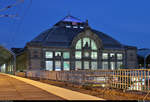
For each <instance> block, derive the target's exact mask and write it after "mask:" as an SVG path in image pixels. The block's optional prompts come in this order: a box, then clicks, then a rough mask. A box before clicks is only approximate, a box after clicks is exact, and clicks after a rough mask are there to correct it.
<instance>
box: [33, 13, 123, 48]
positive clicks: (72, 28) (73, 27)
mask: <svg viewBox="0 0 150 102" xmlns="http://www.w3.org/2000/svg"><path fill="white" fill-rule="evenodd" d="M86 26H87V24H86V22H83V21H81V20H80V19H78V18H76V17H73V16H66V17H65V18H64V19H62V20H61V21H59V22H58V23H56V24H55V25H54V26H53V27H52V28H50V29H48V30H46V31H44V32H42V33H41V34H40V35H39V36H37V37H36V38H34V39H33V40H32V41H31V42H30V44H36V43H38V44H40V45H42V46H54V47H65V48H68V47H70V46H71V43H72V41H73V39H74V37H76V36H77V35H78V34H79V33H80V32H82V31H84V28H85V27H86ZM91 31H92V32H93V33H95V34H97V35H98V36H99V38H100V39H101V40H102V43H103V47H104V48H119V49H120V48H123V45H122V44H120V42H118V41H117V40H115V39H114V38H112V37H110V36H109V35H107V34H104V33H103V32H100V31H97V30H95V29H91Z"/></svg>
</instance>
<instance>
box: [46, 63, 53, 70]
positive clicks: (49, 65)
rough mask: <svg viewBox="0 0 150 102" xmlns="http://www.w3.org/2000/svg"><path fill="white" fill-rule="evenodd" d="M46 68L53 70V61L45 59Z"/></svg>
mask: <svg viewBox="0 0 150 102" xmlns="http://www.w3.org/2000/svg"><path fill="white" fill-rule="evenodd" d="M46 70H49V71H52V70H53V61H46Z"/></svg>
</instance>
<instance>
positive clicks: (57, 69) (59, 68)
mask: <svg viewBox="0 0 150 102" xmlns="http://www.w3.org/2000/svg"><path fill="white" fill-rule="evenodd" d="M55 71H61V62H60V61H55Z"/></svg>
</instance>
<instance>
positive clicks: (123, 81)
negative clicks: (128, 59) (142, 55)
mask: <svg viewBox="0 0 150 102" xmlns="http://www.w3.org/2000/svg"><path fill="white" fill-rule="evenodd" d="M26 77H32V78H33V77H34V78H44V79H51V80H57V81H66V82H70V83H73V84H78V85H85V84H92V85H99V86H102V87H110V88H117V89H124V90H138V91H144V92H147V91H149V89H150V83H149V82H150V70H149V69H120V70H95V71H92V70H78V71H39V70H34V71H27V72H26Z"/></svg>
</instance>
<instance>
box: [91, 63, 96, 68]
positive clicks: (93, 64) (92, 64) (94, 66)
mask: <svg viewBox="0 0 150 102" xmlns="http://www.w3.org/2000/svg"><path fill="white" fill-rule="evenodd" d="M91 67H92V70H97V62H91Z"/></svg>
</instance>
